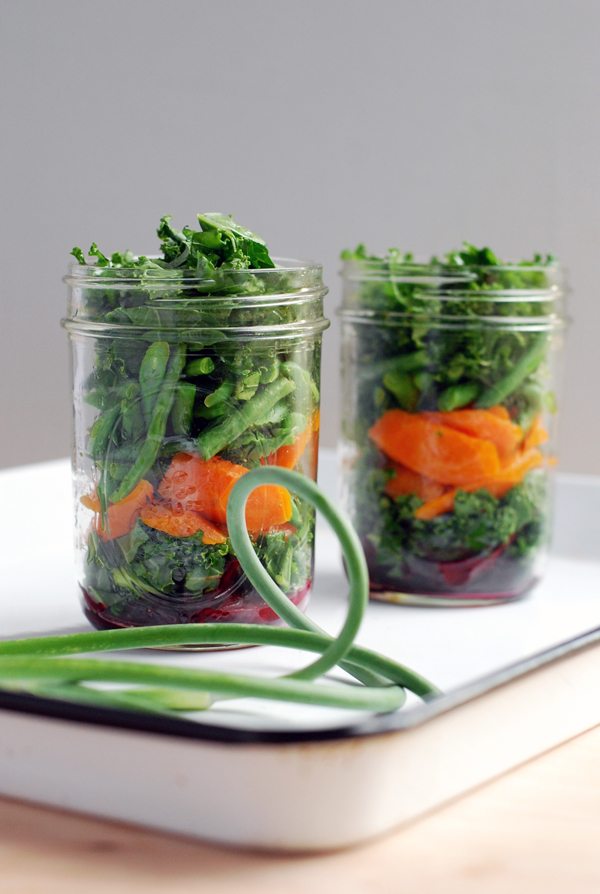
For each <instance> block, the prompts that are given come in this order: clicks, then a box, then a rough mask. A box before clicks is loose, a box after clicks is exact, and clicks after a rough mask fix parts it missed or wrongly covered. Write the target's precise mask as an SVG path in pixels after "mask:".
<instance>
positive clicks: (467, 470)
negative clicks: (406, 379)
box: [369, 410, 500, 486]
mask: <svg viewBox="0 0 600 894" xmlns="http://www.w3.org/2000/svg"><path fill="white" fill-rule="evenodd" d="M369 435H370V436H371V438H372V440H373V441H374V442H375V443H376V444H377V446H378V447H379V449H380V450H382V451H383V452H384V453H385V454H387V456H389V457H390V459H393V460H395V461H396V462H399V463H401V464H402V465H404V466H407V467H408V468H409V469H412V470H413V472H418V473H419V474H420V475H425V477H426V478H432V479H433V480H434V481H438V482H440V483H441V484H451V485H458V486H463V485H465V484H470V483H471V482H473V481H478V480H479V479H481V478H492V477H493V476H494V475H496V474H497V473H498V472H499V470H500V460H499V458H498V451H497V449H496V446H495V444H492V443H491V442H490V441H485V440H483V439H482V438H474V437H472V436H471V435H467V434H464V433H463V432H460V431H456V430H455V429H453V428H449V427H448V426H446V425H439V424H437V423H435V422H432V421H430V420H429V419H425V418H424V417H423V415H422V414H417V413H415V414H411V413H405V412H404V410H388V411H387V412H386V413H384V414H383V416H382V417H381V419H378V420H377V422H376V423H375V425H373V426H372V428H371V429H370V431H369Z"/></svg>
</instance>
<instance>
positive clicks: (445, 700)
mask: <svg viewBox="0 0 600 894" xmlns="http://www.w3.org/2000/svg"><path fill="white" fill-rule="evenodd" d="M598 643H600V627H595V628H593V629H592V630H589V631H587V632H586V633H583V634H580V635H579V636H576V637H574V638H572V639H569V640H565V641H564V642H562V643H558V644H557V645H556V646H552V647H551V648H550V649H544V650H543V651H541V652H537V653H534V654H533V655H531V656H529V657H528V658H526V659H524V660H522V661H517V662H514V663H512V664H509V665H506V666H505V667H503V668H500V669H499V670H497V671H495V672H494V673H492V674H489V675H488V676H485V677H479V678H477V679H476V680H473V681H471V682H469V683H468V684H467V685H465V686H461V687H459V688H458V689H453V690H451V691H449V692H447V693H445V694H443V695H440V696H437V697H436V698H435V699H432V700H431V701H429V702H425V703H423V704H422V705H420V706H416V707H415V708H412V709H411V710H410V711H406V712H405V713H403V712H402V711H397V712H394V713H390V714H380V715H375V716H374V715H370V716H369V717H367V718H365V720H364V721H359V722H358V723H352V724H348V725H346V726H339V727H331V728H325V729H318V730H251V729H243V728H237V727H231V726H225V725H219V724H215V723H204V722H195V721H193V720H187V719H184V718H179V717H169V716H167V715H164V714H152V713H150V712H148V713H145V712H142V711H139V712H138V711H129V710H126V709H120V708H119V709H117V708H105V707H101V706H98V705H91V704H90V705H85V704H81V703H80V702H68V701H62V700H60V699H51V698H44V697H41V696H37V695H29V694H27V693H19V692H13V691H9V690H6V689H2V688H0V710H1V711H10V712H12V713H18V714H28V715H30V716H36V717H46V718H49V719H50V718H51V719H54V720H65V721H70V722H76V723H82V724H85V725H88V726H101V727H105V728H108V729H118V730H131V731H135V732H144V733H150V734H152V735H160V736H168V737H170V738H178V739H188V740H200V741H203V742H212V743H219V744H223V745H238V746H239V745H278V746H280V745H297V744H300V743H305V744H310V743H313V744H318V743H325V742H332V741H336V740H338V741H339V740H349V739H364V738H371V737H376V736H381V735H385V734H398V733H402V732H406V731H408V730H411V729H414V728H415V727H418V726H421V725H423V724H425V723H427V722H428V721H429V720H432V719H433V718H435V717H438V716H439V715H441V714H445V713H448V712H449V711H452V709H453V708H457V707H459V706H461V705H464V704H466V703H467V702H470V701H473V700H475V699H477V698H479V697H481V696H483V695H486V694H487V693H488V692H491V691H492V690H494V689H499V688H500V687H502V686H504V685H506V684H509V683H512V682H514V681H515V680H518V679H519V678H521V677H525V676H528V675H529V674H532V673H535V672H536V671H538V670H540V669H542V668H544V667H547V666H548V665H551V664H553V663H555V662H558V661H560V660H561V659H563V658H566V657H570V656H571V655H574V654H576V653H578V652H583V651H585V650H586V649H588V648H592V647H593V646H595V645H597V644H598Z"/></svg>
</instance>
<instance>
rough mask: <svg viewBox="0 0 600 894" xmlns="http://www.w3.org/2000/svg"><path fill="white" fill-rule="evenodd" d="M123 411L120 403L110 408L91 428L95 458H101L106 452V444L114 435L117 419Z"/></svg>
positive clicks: (91, 440) (92, 451) (91, 444)
mask: <svg viewBox="0 0 600 894" xmlns="http://www.w3.org/2000/svg"><path fill="white" fill-rule="evenodd" d="M120 412H121V404H120V403H118V404H117V405H116V406H115V407H111V409H110V410H106V412H104V413H103V414H102V416H99V417H98V419H96V421H95V422H94V424H93V425H92V427H91V429H90V453H91V455H92V456H93V457H94V459H100V458H101V457H102V456H103V455H104V452H105V449H106V445H107V444H108V441H109V438H110V436H111V435H112V433H113V431H114V428H115V425H116V422H117V419H118V418H119V414H120Z"/></svg>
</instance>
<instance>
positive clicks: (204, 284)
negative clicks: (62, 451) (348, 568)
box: [67, 214, 327, 626]
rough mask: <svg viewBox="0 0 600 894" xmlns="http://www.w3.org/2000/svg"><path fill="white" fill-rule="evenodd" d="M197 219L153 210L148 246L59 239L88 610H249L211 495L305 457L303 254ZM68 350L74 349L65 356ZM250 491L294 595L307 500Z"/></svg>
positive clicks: (312, 387)
mask: <svg viewBox="0 0 600 894" xmlns="http://www.w3.org/2000/svg"><path fill="white" fill-rule="evenodd" d="M198 221H199V227H200V228H199V229H198V230H195V229H192V228H190V227H187V226H186V227H184V228H183V229H182V230H177V229H175V228H174V227H173V226H172V223H171V217H170V216H168V215H167V216H165V217H163V218H162V219H161V222H160V225H159V227H158V230H157V233H158V237H159V239H160V243H161V252H162V254H161V257H158V258H150V257H146V256H140V257H134V256H133V255H132V254H131V252H129V251H126V252H115V253H113V254H112V255H110V256H108V255H105V254H103V253H102V252H101V251H100V250H99V249H98V247H97V245H96V244H95V243H94V244H93V245H92V247H91V248H90V251H89V256H90V258H91V259H92V260H93V261H94V263H88V262H87V260H86V257H85V255H84V254H83V252H82V250H81V249H80V248H74V249H73V251H72V254H73V256H74V257H75V259H76V260H77V262H78V265H79V268H78V266H77V265H74V267H73V268H72V275H71V277H70V278H69V279H68V281H69V282H70V283H71V284H72V285H76V286H77V292H76V301H77V302H78V303H77V306H76V308H75V309H74V311H73V312H72V314H71V319H70V320H69V321H67V328H69V327H71V328H75V329H76V327H77V326H78V325H79V326H83V327H84V332H85V334H86V335H87V334H94V335H95V334H97V335H98V337H97V338H95V339H94V341H93V350H94V356H93V361H92V364H91V369H90V371H89V372H88V373H87V374H86V375H85V377H84V378H82V379H80V380H79V381H78V382H76V396H77V400H79V401H80V402H81V406H80V410H79V415H80V416H81V417H82V424H84V425H86V426H87V422H83V417H84V416H85V417H87V418H89V416H90V413H92V414H93V415H92V417H91V420H90V424H89V427H86V434H85V435H84V436H83V438H82V439H81V440H82V441H83V452H84V453H85V455H86V456H87V460H88V463H89V465H88V469H87V475H88V485H87V492H86V493H84V494H83V495H82V500H83V504H84V506H85V507H86V510H88V511H89V510H90V509H91V510H92V511H93V512H94V520H93V524H92V531H91V533H90V535H89V538H88V549H87V557H86V562H85V579H84V580H83V581H82V589H83V592H84V598H85V604H86V612H87V614H88V616H89V617H90V619H91V620H92V622H93V623H96V624H97V625H98V626H107V625H108V626H110V625H126V624H153V623H161V622H165V623H166V622H170V623H177V622H178V621H182V620H183V621H189V620H194V621H196V620H204V619H205V615H204V614H203V612H205V611H207V612H209V614H210V616H211V617H213V616H214V615H215V613H217V614H218V616H219V617H222V618H223V619H234V618H235V619H237V620H254V619H256V618H257V617H258V614H257V613H258V612H259V611H260V610H262V607H263V603H262V601H261V600H260V599H258V597H257V594H256V593H255V592H254V590H253V588H252V587H251V586H250V585H248V583H247V581H246V580H245V578H244V575H243V574H242V573H241V571H240V569H239V565H238V563H237V560H236V558H235V555H234V553H233V551H232V548H231V542H230V540H229V537H228V532H227V528H226V524H225V507H226V502H227V494H228V492H229V491H230V490H231V487H232V486H233V484H234V483H235V481H236V480H237V478H238V477H239V476H240V475H241V474H245V473H246V472H247V471H248V470H250V469H252V468H255V467H257V466H261V465H265V464H267V465H284V466H285V467H287V468H297V469H298V470H300V471H302V472H304V473H305V474H308V475H311V476H312V477H314V475H315V474H316V451H317V438H318V427H319V426H318V407H319V369H320V338H319V337H318V335H319V333H320V331H322V329H323V328H325V326H326V325H327V324H326V322H325V321H324V320H323V318H322V316H321V314H320V309H321V301H322V298H323V295H324V294H325V290H324V289H323V287H322V283H321V280H320V269H319V268H306V267H304V268H302V267H299V268H295V267H291V268H286V267H276V265H275V263H274V262H273V260H272V259H271V257H270V256H269V253H268V249H267V246H266V244H265V242H264V241H263V240H262V239H261V238H260V237H258V236H256V235H255V234H253V233H251V232H250V231H249V230H247V229H245V228H244V227H242V226H240V225H239V224H237V223H235V222H234V221H233V220H232V219H231V218H230V217H225V216H224V215H222V214H200V215H198ZM78 269H79V270H80V271H81V272H80V273H78ZM311 277H312V278H311ZM299 291H302V292H303V293H305V294H304V296H303V298H304V300H303V301H299V300H298V292H299ZM257 299H258V300H257ZM311 302H312V303H311ZM311 315H313V316H314V321H313V320H311V319H310V316H311ZM307 317H308V318H309V321H308V323H307ZM90 324H91V326H92V328H91V329H90V328H89V326H90ZM86 326H87V327H88V328H87V329H85V327H86ZM98 326H100V327H101V328H100V329H98ZM84 341H85V342H86V343H87V345H89V344H90V343H91V341H92V340H91V339H85V340H84ZM76 350H77V347H76ZM79 350H81V351H82V352H85V351H86V350H88V348H87V347H81V348H80V349H79ZM86 364H88V366H89V361H88V360H87V357H84V356H82V358H81V362H80V363H78V364H77V369H78V370H79V369H82V368H83V367H85V365H86ZM86 407H87V409H86ZM182 476H183V478H184V479H185V486H183V487H181V486H179V485H177V484H176V483H175V482H176V479H177V478H178V477H179V479H181V477H182ZM186 476H187V477H186ZM258 503H260V501H257V506H256V508H255V509H254V510H252V511H253V513H254V515H253V517H252V518H251V519H250V524H251V526H252V533H253V537H254V539H255V543H256V546H257V549H258V551H259V554H260V555H261V558H262V560H263V562H264V563H265V566H266V567H267V568H269V570H270V572H271V573H272V575H273V577H274V579H275V580H278V581H279V582H281V584H282V586H284V587H285V588H286V589H287V591H288V593H289V594H290V598H292V599H294V600H295V601H297V602H302V601H303V600H304V599H305V597H306V595H307V593H308V590H309V587H310V579H311V575H312V542H313V537H314V530H313V529H314V513H313V511H312V509H311V507H310V506H309V505H308V504H305V503H303V502H302V501H301V500H299V499H297V498H291V497H290V495H288V494H287V493H286V492H285V491H282V489H281V488H279V489H278V488H274V487H271V488H268V489H267V490H266V491H265V497H264V499H263V500H262V503H260V505H258ZM82 511H84V510H82ZM249 511H250V510H249ZM86 518H87V519H89V515H87V516H86ZM86 523H88V524H89V521H88V522H86ZM207 600H208V602H207ZM150 603H152V604H151V605H150ZM209 603H210V604H209ZM267 615H268V619H269V620H274V616H273V615H272V612H270V610H269V611H267Z"/></svg>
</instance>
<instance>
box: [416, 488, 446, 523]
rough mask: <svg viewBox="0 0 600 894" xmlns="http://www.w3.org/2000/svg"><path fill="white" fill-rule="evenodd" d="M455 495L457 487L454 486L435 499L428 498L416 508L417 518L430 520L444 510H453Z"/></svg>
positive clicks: (441, 513)
mask: <svg viewBox="0 0 600 894" xmlns="http://www.w3.org/2000/svg"><path fill="white" fill-rule="evenodd" d="M455 496H456V488H453V490H449V491H447V492H446V493H445V494H442V495H441V496H439V497H436V498H435V499H434V500H428V501H427V502H426V503H423V505H422V506H419V508H418V509H415V518H418V519H420V520H421V521H430V520H431V519H432V518H435V517H436V516H438V515H443V514H444V512H452V510H453V509H454V497H455Z"/></svg>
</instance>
